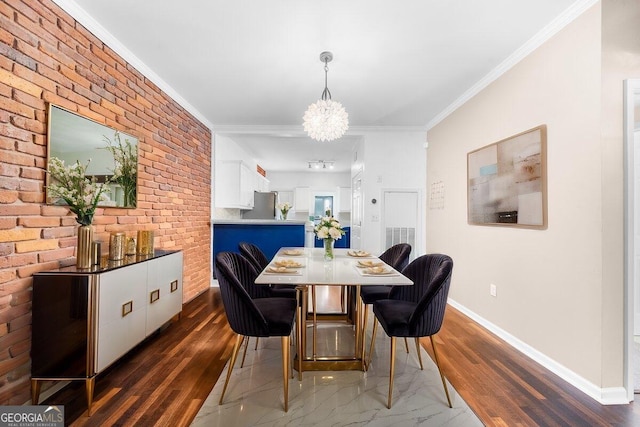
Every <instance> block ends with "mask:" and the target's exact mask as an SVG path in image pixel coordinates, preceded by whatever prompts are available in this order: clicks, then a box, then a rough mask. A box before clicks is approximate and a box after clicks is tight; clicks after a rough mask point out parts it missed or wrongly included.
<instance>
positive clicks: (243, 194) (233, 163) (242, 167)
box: [214, 160, 256, 209]
mask: <svg viewBox="0 0 640 427" xmlns="http://www.w3.org/2000/svg"><path fill="white" fill-rule="evenodd" d="M255 174H256V172H254V171H252V170H251V169H250V168H249V165H247V164H246V163H245V162H243V161H242V160H222V161H219V162H216V169H215V183H214V186H215V203H216V207H217V208H235V209H251V208H253V192H254V190H255Z"/></svg>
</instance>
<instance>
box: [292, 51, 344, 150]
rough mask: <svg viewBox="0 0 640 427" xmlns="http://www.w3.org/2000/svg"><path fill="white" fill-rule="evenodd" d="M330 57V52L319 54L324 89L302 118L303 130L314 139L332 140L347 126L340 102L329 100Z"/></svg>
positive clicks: (342, 132)
mask: <svg viewBox="0 0 640 427" xmlns="http://www.w3.org/2000/svg"><path fill="white" fill-rule="evenodd" d="M332 59H333V54H332V53H331V52H322V53H321V54H320V61H322V62H324V90H323V91H322V97H321V99H319V100H318V101H316V102H314V103H313V104H311V105H309V108H307V111H306V112H305V113H304V117H303V118H302V119H303V120H304V123H303V125H304V130H305V132H307V134H308V135H309V136H310V137H311V138H312V139H315V140H316V141H333V140H334V139H338V138H340V137H341V136H342V135H344V133H345V132H346V131H347V129H348V128H349V115H348V114H347V112H346V111H345V109H344V107H343V106H342V104H340V103H339V102H335V101H332V100H331V92H329V88H328V87H327V73H328V72H329V66H328V65H327V64H329V62H331V60H332Z"/></svg>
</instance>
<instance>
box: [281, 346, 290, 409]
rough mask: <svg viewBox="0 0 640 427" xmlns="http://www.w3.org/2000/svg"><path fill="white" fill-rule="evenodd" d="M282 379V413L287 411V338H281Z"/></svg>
mask: <svg viewBox="0 0 640 427" xmlns="http://www.w3.org/2000/svg"><path fill="white" fill-rule="evenodd" d="M281 341H282V379H283V387H284V412H287V411H288V410H289V336H288V335H287V336H286V337H282V340H281Z"/></svg>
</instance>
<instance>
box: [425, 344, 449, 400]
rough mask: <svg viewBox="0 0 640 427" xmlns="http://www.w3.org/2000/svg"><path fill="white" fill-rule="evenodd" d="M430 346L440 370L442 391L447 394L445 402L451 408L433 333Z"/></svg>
mask: <svg viewBox="0 0 640 427" xmlns="http://www.w3.org/2000/svg"><path fill="white" fill-rule="evenodd" d="M429 338H431V347H432V348H433V357H434V358H435V359H436V366H437V367H438V371H439V372H440V379H441V380H442V385H443V386H444V393H445V394H446V395H447V403H449V408H453V405H452V404H451V398H450V397H449V389H448V388H447V382H446V381H445V379H444V374H443V373H442V369H440V362H439V361H438V353H437V352H436V340H434V339H433V335H431V336H430V337H429Z"/></svg>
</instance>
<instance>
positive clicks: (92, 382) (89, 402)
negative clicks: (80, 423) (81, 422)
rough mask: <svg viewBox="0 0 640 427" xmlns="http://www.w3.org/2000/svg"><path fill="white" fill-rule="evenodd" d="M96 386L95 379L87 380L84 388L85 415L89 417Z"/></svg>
mask: <svg viewBox="0 0 640 427" xmlns="http://www.w3.org/2000/svg"><path fill="white" fill-rule="evenodd" d="M95 385H96V377H91V378H87V379H86V381H85V386H86V388H87V415H88V416H91V405H93V390H94V387H95Z"/></svg>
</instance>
